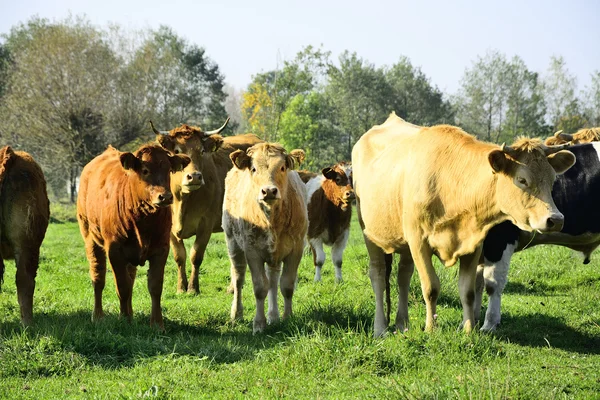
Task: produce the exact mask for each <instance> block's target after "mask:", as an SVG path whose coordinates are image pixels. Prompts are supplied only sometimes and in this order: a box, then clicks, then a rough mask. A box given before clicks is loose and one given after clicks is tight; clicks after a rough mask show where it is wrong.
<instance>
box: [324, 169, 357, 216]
mask: <svg viewBox="0 0 600 400" xmlns="http://www.w3.org/2000/svg"><path fill="white" fill-rule="evenodd" d="M321 173H322V174H323V176H324V177H325V181H324V182H323V184H322V185H323V190H324V191H325V194H326V196H327V198H328V199H329V200H330V201H332V202H333V203H334V204H335V205H336V206H338V207H341V209H342V210H346V209H347V208H348V205H349V204H350V202H351V201H352V200H354V197H355V196H354V189H353V188H352V181H351V178H350V177H351V176H352V167H351V166H350V164H346V163H343V162H342V163H339V164H336V165H334V166H333V167H327V168H323V170H322V171H321Z"/></svg>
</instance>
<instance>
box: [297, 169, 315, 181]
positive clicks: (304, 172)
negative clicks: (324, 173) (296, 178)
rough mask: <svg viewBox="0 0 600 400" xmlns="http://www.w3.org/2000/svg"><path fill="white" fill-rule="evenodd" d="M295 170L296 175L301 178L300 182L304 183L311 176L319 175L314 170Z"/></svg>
mask: <svg viewBox="0 0 600 400" xmlns="http://www.w3.org/2000/svg"><path fill="white" fill-rule="evenodd" d="M297 172H298V175H300V179H302V182H304V183H308V181H310V180H311V179H312V178H316V177H317V176H319V174H317V173H316V172H312V171H307V170H305V169H303V170H300V171H297Z"/></svg>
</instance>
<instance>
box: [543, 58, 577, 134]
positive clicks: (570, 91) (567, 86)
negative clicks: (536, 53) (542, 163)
mask: <svg viewBox="0 0 600 400" xmlns="http://www.w3.org/2000/svg"><path fill="white" fill-rule="evenodd" d="M576 87H577V80H576V78H575V77H574V76H573V75H571V74H570V73H569V70H568V69H567V63H566V62H565V59H564V58H563V57H562V56H561V57H554V56H553V57H552V58H551V59H550V66H549V67H548V75H547V76H546V78H545V79H544V98H545V100H546V104H547V107H548V121H549V123H550V124H551V125H552V126H553V127H554V130H558V125H559V122H560V121H561V119H562V118H563V117H567V115H566V114H567V111H568V112H570V113H573V112H575V111H576V108H577V105H576V103H577V99H576V97H575V89H576ZM571 117H572V115H571ZM568 118H570V117H568Z"/></svg>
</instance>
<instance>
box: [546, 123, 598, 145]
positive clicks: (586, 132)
mask: <svg viewBox="0 0 600 400" xmlns="http://www.w3.org/2000/svg"><path fill="white" fill-rule="evenodd" d="M598 141H600V127H598V128H583V129H580V130H578V131H577V132H575V133H574V134H572V135H569V134H567V133H563V131H558V132H556V133H555V134H554V136H551V137H549V138H548V139H546V140H545V142H544V143H545V144H546V146H556V145H560V144H566V143H568V144H580V143H591V142H598Z"/></svg>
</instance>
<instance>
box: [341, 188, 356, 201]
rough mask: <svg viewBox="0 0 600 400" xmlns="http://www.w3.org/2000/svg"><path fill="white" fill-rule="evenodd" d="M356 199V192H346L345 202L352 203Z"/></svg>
mask: <svg viewBox="0 0 600 400" xmlns="http://www.w3.org/2000/svg"><path fill="white" fill-rule="evenodd" d="M355 198H356V195H355V194H354V190H347V191H345V192H344V201H345V202H349V201H352V200H354V199H355Z"/></svg>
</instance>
